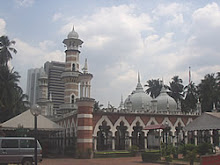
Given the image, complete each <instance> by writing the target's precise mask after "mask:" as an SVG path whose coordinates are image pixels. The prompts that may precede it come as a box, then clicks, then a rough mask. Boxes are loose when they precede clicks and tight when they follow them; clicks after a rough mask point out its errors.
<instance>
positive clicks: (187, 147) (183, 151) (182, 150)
mask: <svg viewBox="0 0 220 165" xmlns="http://www.w3.org/2000/svg"><path fill="white" fill-rule="evenodd" d="M194 149H196V146H195V145H194V144H185V145H181V146H179V149H178V150H179V153H181V154H183V156H184V157H185V156H186V154H187V151H192V150H194Z"/></svg>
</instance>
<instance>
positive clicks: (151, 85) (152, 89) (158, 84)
mask: <svg viewBox="0 0 220 165" xmlns="http://www.w3.org/2000/svg"><path fill="white" fill-rule="evenodd" d="M144 86H146V87H148V89H147V90H146V92H147V93H148V94H150V96H151V97H152V98H156V97H157V96H158V95H159V94H160V91H161V88H162V81H161V80H159V79H152V80H148V81H147V84H146V85H144Z"/></svg>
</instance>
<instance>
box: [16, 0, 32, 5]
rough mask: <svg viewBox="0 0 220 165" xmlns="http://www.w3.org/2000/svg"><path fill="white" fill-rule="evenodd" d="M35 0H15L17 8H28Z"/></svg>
mask: <svg viewBox="0 0 220 165" xmlns="http://www.w3.org/2000/svg"><path fill="white" fill-rule="evenodd" d="M34 1H35V0H15V3H16V4H17V5H18V7H30V6H32V5H33V4H34Z"/></svg>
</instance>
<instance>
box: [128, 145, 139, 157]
mask: <svg viewBox="0 0 220 165" xmlns="http://www.w3.org/2000/svg"><path fill="white" fill-rule="evenodd" d="M129 151H130V152H131V154H132V155H133V156H136V155H137V153H138V151H139V147H138V146H136V145H133V146H131V147H130V148H129Z"/></svg>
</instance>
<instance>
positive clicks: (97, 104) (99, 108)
mask: <svg viewBox="0 0 220 165" xmlns="http://www.w3.org/2000/svg"><path fill="white" fill-rule="evenodd" d="M101 107H103V104H99V101H95V103H94V111H100V110H101Z"/></svg>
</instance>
